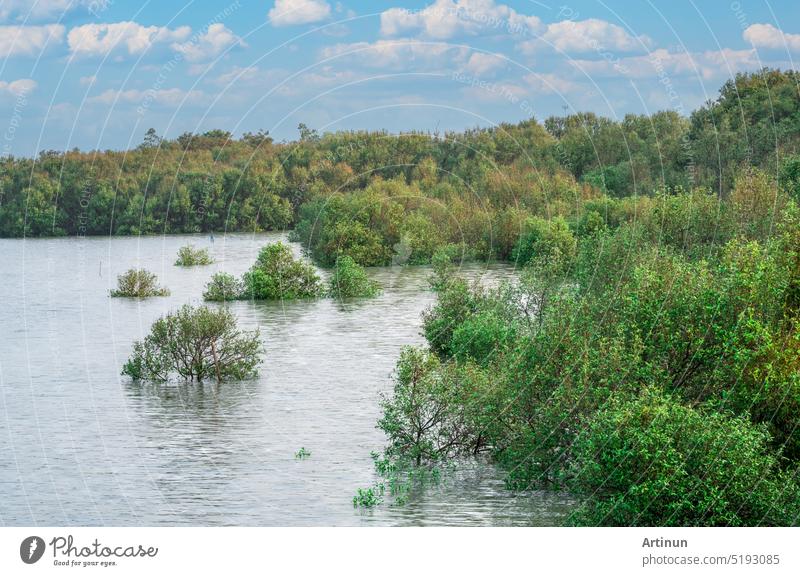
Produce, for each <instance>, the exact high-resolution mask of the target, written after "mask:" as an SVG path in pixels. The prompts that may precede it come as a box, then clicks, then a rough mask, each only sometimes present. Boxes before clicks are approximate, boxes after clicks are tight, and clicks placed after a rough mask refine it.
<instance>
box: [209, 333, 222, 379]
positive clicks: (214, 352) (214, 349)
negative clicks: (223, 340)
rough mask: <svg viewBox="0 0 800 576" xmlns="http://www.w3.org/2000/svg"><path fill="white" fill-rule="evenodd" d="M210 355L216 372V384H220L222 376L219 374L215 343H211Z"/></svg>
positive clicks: (214, 341) (213, 341)
mask: <svg viewBox="0 0 800 576" xmlns="http://www.w3.org/2000/svg"><path fill="white" fill-rule="evenodd" d="M211 355H212V356H213V357H214V370H216V372H217V384H219V383H221V382H222V375H221V374H220V373H219V358H217V341H216V340H212V341H211Z"/></svg>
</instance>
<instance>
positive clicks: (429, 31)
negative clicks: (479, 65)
mask: <svg viewBox="0 0 800 576" xmlns="http://www.w3.org/2000/svg"><path fill="white" fill-rule="evenodd" d="M540 28H541V20H539V18H537V17H536V16H526V15H524V14H520V13H519V12H517V11H516V10H514V9H513V8H510V7H508V6H506V5H504V4H496V3H495V2H494V0H436V2H434V3H433V4H431V5H429V6H427V7H426V8H423V9H422V10H409V9H407V8H390V9H389V10H386V11H385V12H383V13H382V14H381V33H382V34H384V35H386V36H397V35H399V34H404V33H409V32H418V33H421V34H422V35H424V36H426V37H428V38H437V39H447V38H452V37H453V36H457V35H459V34H470V35H474V34H479V33H485V32H487V31H497V32H499V33H501V34H509V33H511V34H528V33H532V32H536V31H538V30H539V29H540Z"/></svg>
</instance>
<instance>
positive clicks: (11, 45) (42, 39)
mask: <svg viewBox="0 0 800 576" xmlns="http://www.w3.org/2000/svg"><path fill="white" fill-rule="evenodd" d="M63 38H64V27H63V26H62V25H61V24H48V25H47V26H0V58H8V57H10V56H38V55H39V54H41V53H42V51H43V50H45V48H47V47H49V46H54V45H56V44H61V42H62V40H63Z"/></svg>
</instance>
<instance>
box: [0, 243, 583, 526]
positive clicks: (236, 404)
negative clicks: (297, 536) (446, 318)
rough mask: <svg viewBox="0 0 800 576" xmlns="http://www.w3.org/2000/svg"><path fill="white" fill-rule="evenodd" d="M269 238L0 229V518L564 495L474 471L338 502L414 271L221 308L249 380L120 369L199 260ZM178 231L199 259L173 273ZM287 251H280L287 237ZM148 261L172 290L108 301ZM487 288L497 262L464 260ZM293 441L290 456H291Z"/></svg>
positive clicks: (353, 474)
mask: <svg viewBox="0 0 800 576" xmlns="http://www.w3.org/2000/svg"><path fill="white" fill-rule="evenodd" d="M282 238H283V237H282V236H281V235H278V234H270V235H256V236H253V235H228V236H226V237H221V236H218V237H217V238H216V240H215V242H214V243H213V244H212V243H211V242H210V239H209V238H208V237H199V236H198V237H189V236H168V237H145V238H91V239H75V238H70V239H47V240H38V239H37V240H0V273H1V274H2V276H0V296H1V297H2V300H1V301H2V307H0V524H3V525H12V526H13V525H111V526H126V525H132V526H136V525H145V526H150V525H213V526H216V525H240V526H241V525H259V526H270V525H278V526H284V525H326V526H330V525H378V524H380V525H550V524H556V523H558V522H559V521H560V520H561V518H562V517H563V515H564V514H565V513H566V511H567V507H568V502H567V501H566V500H565V499H563V498H562V497H559V496H558V495H553V494H546V493H538V492H537V493H527V494H521V495H520V494H514V493H510V492H508V491H506V490H505V489H504V488H503V484H502V475H501V474H500V473H499V472H498V471H497V470H495V469H494V468H493V467H492V466H489V465H486V464H474V465H471V466H469V467H466V468H465V469H462V470H460V471H459V472H457V473H456V474H454V476H453V477H452V478H449V479H448V480H447V481H446V482H444V483H442V484H441V485H440V486H437V487H433V488H429V489H426V490H423V491H421V492H417V493H415V494H414V495H413V497H412V498H411V499H410V501H409V502H408V504H406V505H405V506H402V507H390V506H382V507H379V508H377V509H375V510H371V511H359V510H354V509H353V505H352V497H353V494H354V493H355V491H356V489H357V488H359V487H367V486H369V485H371V484H372V483H373V482H374V480H375V476H374V471H373V466H372V461H371V459H370V452H371V451H375V450H379V449H380V448H381V446H382V445H383V442H384V438H383V435H382V433H381V432H380V431H379V430H377V429H376V428H375V422H376V420H377V418H378V417H379V405H378V401H379V395H380V393H381V392H383V391H385V390H387V389H388V388H389V386H390V380H389V375H390V373H391V371H392V369H393V367H394V364H395V361H396V359H397V356H398V353H399V350H400V348H401V347H402V346H404V345H407V344H420V343H422V338H421V336H420V335H419V330H420V312H422V310H424V308H425V307H426V306H428V305H429V304H430V303H431V302H432V300H433V295H432V294H431V293H430V292H429V291H427V290H426V277H427V275H428V273H429V271H428V270H425V269H422V268H409V267H392V268H386V269H380V270H374V271H371V272H370V273H371V275H372V276H373V277H374V278H376V279H377V280H379V281H380V282H381V284H382V285H383V286H384V293H383V295H382V296H380V297H379V298H376V299H371V300H365V301H353V302H348V303H339V302H335V301H331V300H319V301H313V302H286V303H257V304H254V303H250V302H236V303H233V304H232V305H231V306H232V309H233V311H234V312H235V314H236V315H237V316H238V317H239V319H240V323H241V324H242V325H243V327H247V328H253V327H260V328H261V333H262V337H263V339H264V345H265V348H266V354H265V362H264V364H263V366H262V369H261V374H260V377H259V378H258V379H257V380H252V381H246V382H240V383H232V384H225V385H223V386H221V387H219V386H217V385H215V384H205V385H168V386H164V385H162V386H156V385H149V384H134V383H132V382H130V381H129V380H128V379H126V378H125V377H122V376H120V374H119V372H120V368H121V366H122V364H123V363H124V362H125V360H126V359H127V357H128V355H129V353H130V350H131V346H132V343H133V341H134V340H137V339H141V338H142V337H144V336H145V335H146V333H147V331H148V330H149V327H150V324H151V323H152V321H153V320H154V319H156V318H157V317H158V316H160V315H162V314H163V313H165V312H167V311H169V310H171V309H175V308H177V307H178V306H180V305H181V304H183V303H186V302H194V303H198V302H200V301H201V299H202V292H203V287H204V285H205V283H206V281H207V280H208V278H209V277H210V276H211V275H212V274H213V273H214V272H216V271H220V270H224V271H226V272H230V273H232V274H236V275H238V274H241V273H242V272H244V271H245V270H246V269H247V268H249V266H250V265H251V264H252V262H253V261H254V260H255V257H256V255H257V253H258V250H259V248H260V247H261V246H263V245H264V244H266V243H268V242H273V241H276V240H279V239H282ZM189 240H191V241H193V242H194V243H196V244H197V245H200V246H208V247H210V249H211V252H212V253H213V255H214V257H215V259H216V263H215V264H214V265H212V266H207V267H196V268H179V267H176V266H173V262H174V259H175V254H176V252H177V250H178V248H179V247H180V246H182V245H183V244H186V243H187V242H188V241H189ZM294 248H295V250H296V251H297V252H298V254H299V249H298V248H297V246H295V247H294ZM131 267H143V268H147V269H149V270H151V271H153V272H155V273H157V274H158V276H159V278H160V279H161V281H162V283H163V284H165V285H166V286H168V287H169V288H170V290H171V291H172V294H171V296H169V297H167V298H152V299H148V300H140V301H137V300H128V299H119V298H114V299H112V298H109V297H108V291H109V289H111V288H112V287H114V285H115V283H116V276H117V274H119V273H121V272H124V271H125V270H127V269H128V268H131ZM469 273H470V274H473V275H481V276H482V277H484V278H486V279H487V280H488V281H492V280H496V279H497V278H500V277H502V276H504V275H508V274H509V273H510V272H509V271H508V270H503V269H489V270H486V269H484V268H474V269H472V270H470V271H469ZM301 447H304V448H305V449H306V450H307V451H309V452H311V457H310V458H308V459H306V460H297V459H295V457H294V454H295V452H297V451H298V450H299V449H300V448H301Z"/></svg>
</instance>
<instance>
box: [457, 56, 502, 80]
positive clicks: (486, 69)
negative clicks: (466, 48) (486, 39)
mask: <svg viewBox="0 0 800 576" xmlns="http://www.w3.org/2000/svg"><path fill="white" fill-rule="evenodd" d="M506 62H507V61H506V59H505V58H503V57H501V56H498V55H497V54H485V53H483V52H475V53H474V54H473V55H472V56H470V57H469V60H468V61H467V64H466V69H467V70H468V71H469V72H471V73H473V74H477V75H479V76H481V75H484V74H489V73H492V72H494V71H496V70H498V69H500V68H502V67H503V66H505V65H506Z"/></svg>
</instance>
